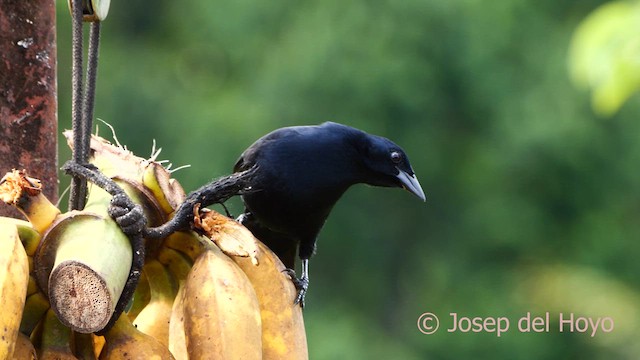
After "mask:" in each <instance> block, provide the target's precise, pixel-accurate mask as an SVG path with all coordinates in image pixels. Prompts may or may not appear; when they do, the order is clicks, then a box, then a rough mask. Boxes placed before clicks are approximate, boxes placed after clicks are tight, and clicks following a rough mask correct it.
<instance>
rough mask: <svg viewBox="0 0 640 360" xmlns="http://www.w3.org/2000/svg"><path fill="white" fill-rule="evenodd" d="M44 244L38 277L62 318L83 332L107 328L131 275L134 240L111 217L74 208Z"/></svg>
mask: <svg viewBox="0 0 640 360" xmlns="http://www.w3.org/2000/svg"><path fill="white" fill-rule="evenodd" d="M93 191H96V188H93V189H92V192H93ZM42 245H43V246H42V247H41V249H40V251H39V252H38V257H37V258H36V262H37V264H38V265H37V266H36V274H37V280H38V283H39V285H40V287H41V288H43V289H47V290H48V294H49V300H50V302H51V306H52V308H53V309H54V310H55V311H56V313H57V314H58V316H59V317H60V320H61V321H62V322H63V323H64V324H65V325H67V326H69V327H70V328H72V329H73V330H74V331H77V332H81V333H91V332H96V331H99V330H102V329H103V328H104V327H105V325H106V324H107V323H108V322H109V319H110V318H111V315H112V313H113V311H114V309H115V306H116V303H117V302H118V299H119V298H120V294H121V293H122V290H123V288H124V285H125V282H126V280H127V277H128V275H129V270H130V268H131V259H132V252H131V246H130V244H129V239H128V238H127V237H126V236H125V235H124V234H123V233H122V231H120V228H119V227H118V225H117V224H116V223H115V222H114V221H113V220H111V219H110V218H108V217H107V218H105V217H104V216H100V215H95V214H89V213H79V212H71V213H68V214H67V216H66V217H64V218H63V219H62V220H61V221H60V222H58V223H57V224H54V225H53V226H52V228H51V230H50V231H49V232H48V233H47V234H45V236H44V239H43V244H42Z"/></svg>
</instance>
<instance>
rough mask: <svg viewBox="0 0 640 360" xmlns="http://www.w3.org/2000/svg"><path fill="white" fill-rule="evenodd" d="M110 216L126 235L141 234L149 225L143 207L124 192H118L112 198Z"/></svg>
mask: <svg viewBox="0 0 640 360" xmlns="http://www.w3.org/2000/svg"><path fill="white" fill-rule="evenodd" d="M108 211H109V216H111V217H112V218H113V219H114V220H115V222H116V223H117V224H118V226H120V229H122V232H123V233H125V234H126V235H129V236H131V235H136V234H140V233H141V232H142V230H143V229H144V228H145V226H146V225H147V221H146V217H145V216H144V213H143V212H142V207H141V206H140V205H138V204H135V203H133V202H132V201H131V199H129V198H128V197H127V196H126V195H124V194H117V195H115V196H114V197H113V198H111V203H110V205H109V210H108Z"/></svg>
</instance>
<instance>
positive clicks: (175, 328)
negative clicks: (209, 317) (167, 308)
mask: <svg viewBox="0 0 640 360" xmlns="http://www.w3.org/2000/svg"><path fill="white" fill-rule="evenodd" d="M169 351H171V353H172V354H173V356H175V358H176V360H189V356H188V353H187V338H186V337H185V334H184V284H183V285H182V286H180V289H179V290H178V294H177V295H176V299H175V301H174V302H173V308H172V309H171V321H170V323H169Z"/></svg>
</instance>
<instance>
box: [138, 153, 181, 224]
mask: <svg viewBox="0 0 640 360" xmlns="http://www.w3.org/2000/svg"><path fill="white" fill-rule="evenodd" d="M142 184H143V185H144V186H145V187H146V188H147V189H149V191H151V193H152V194H153V196H154V198H155V199H156V200H157V201H158V204H160V207H161V208H162V210H163V211H164V212H165V214H167V215H168V214H171V213H173V211H174V210H175V209H177V208H178V206H179V205H180V203H182V202H183V201H184V198H185V193H184V190H183V189H182V186H181V185H180V183H178V182H177V181H176V180H175V179H171V173H170V172H169V171H168V170H167V169H165V168H164V167H163V166H162V165H161V164H160V163H157V162H155V161H150V162H149V164H148V165H147V167H146V168H145V169H144V172H143V173H142Z"/></svg>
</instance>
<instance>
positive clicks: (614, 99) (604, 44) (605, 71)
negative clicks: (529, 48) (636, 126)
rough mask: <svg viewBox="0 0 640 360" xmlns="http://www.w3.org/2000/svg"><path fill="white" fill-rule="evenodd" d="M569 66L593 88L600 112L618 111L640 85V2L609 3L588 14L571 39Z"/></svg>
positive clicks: (582, 84) (595, 105) (574, 75)
mask: <svg viewBox="0 0 640 360" xmlns="http://www.w3.org/2000/svg"><path fill="white" fill-rule="evenodd" d="M569 70H570V72H571V77H572V80H573V81H574V83H575V84H576V86H579V87H582V88H587V89H590V90H591V91H592V97H591V101H592V105H593V108H594V111H595V112H596V113H598V114H600V115H603V116H611V115H613V114H615V113H616V112H617V111H618V110H619V109H620V107H621V106H622V105H623V104H624V102H625V101H627V100H628V99H629V97H631V95H633V93H634V92H635V91H636V90H637V89H638V88H639V87H640V2H638V1H635V2H629V1H616V2H611V3H607V4H605V5H602V6H600V7H599V8H597V9H596V10H594V11H593V12H592V13H591V14H590V15H589V16H587V18H585V19H584V20H583V21H582V22H581V23H580V25H578V28H577V29H576V31H575V33H574V35H573V38H572V40H571V46H570V49H569Z"/></svg>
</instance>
